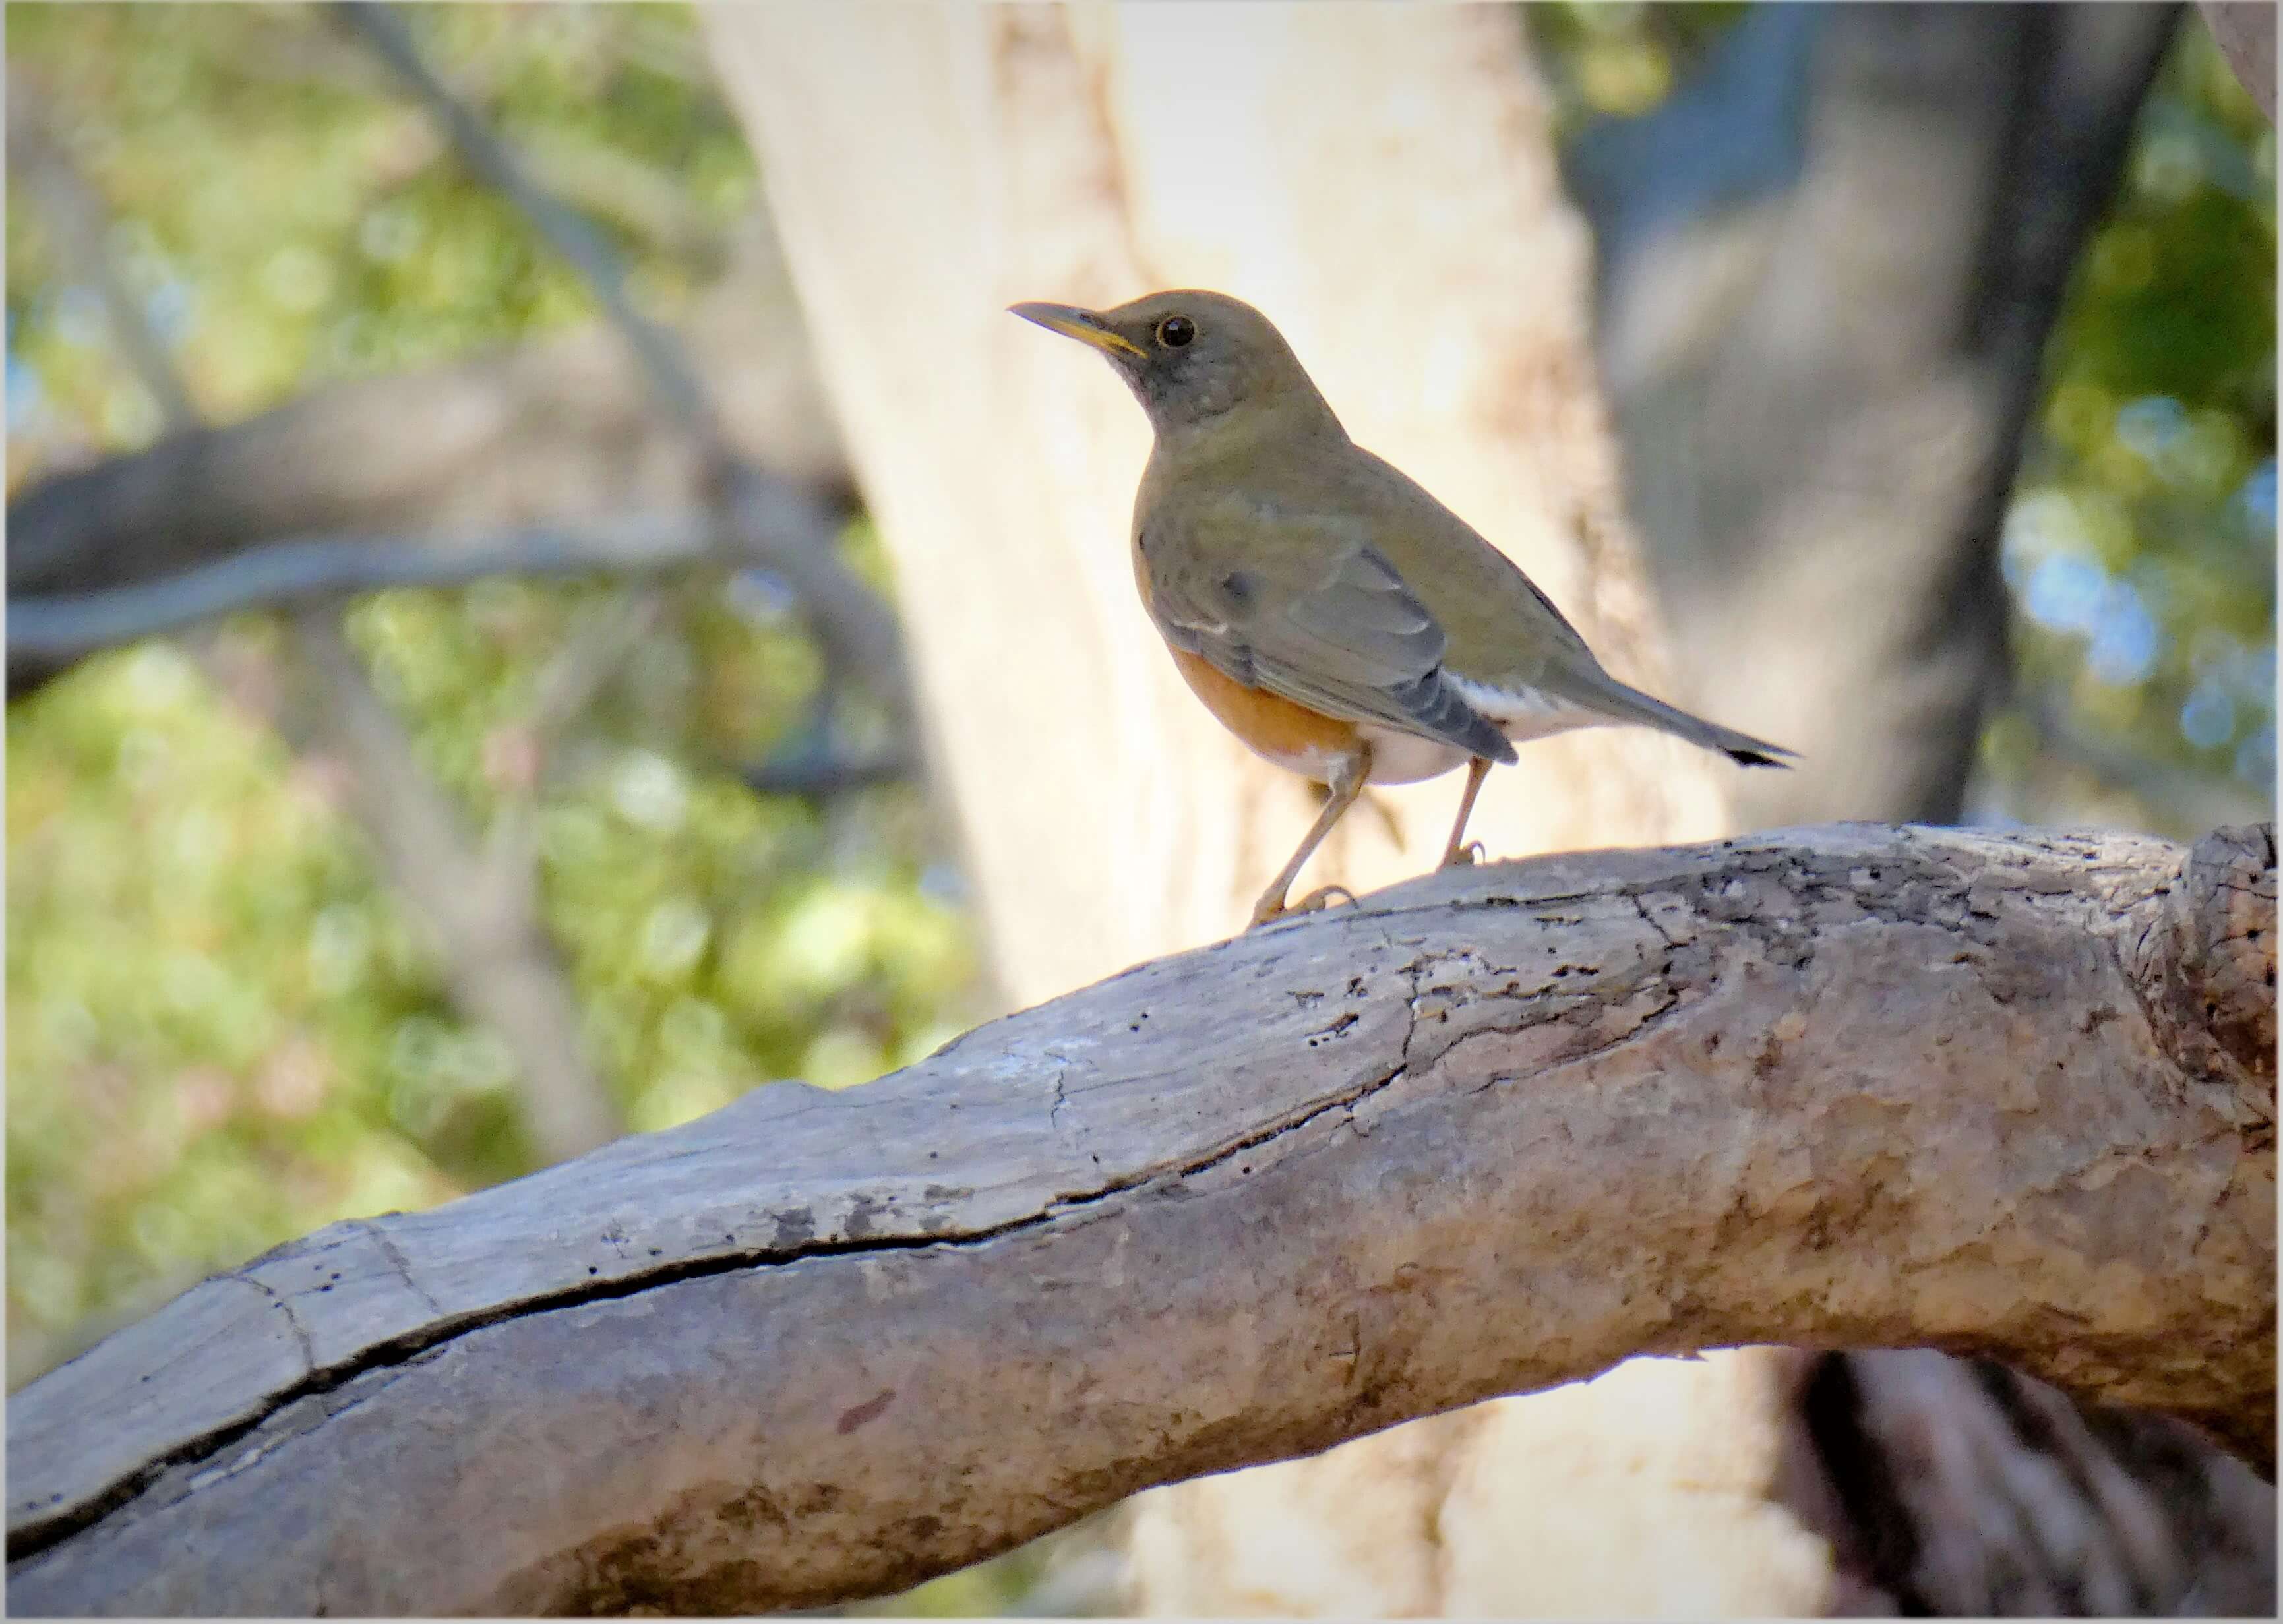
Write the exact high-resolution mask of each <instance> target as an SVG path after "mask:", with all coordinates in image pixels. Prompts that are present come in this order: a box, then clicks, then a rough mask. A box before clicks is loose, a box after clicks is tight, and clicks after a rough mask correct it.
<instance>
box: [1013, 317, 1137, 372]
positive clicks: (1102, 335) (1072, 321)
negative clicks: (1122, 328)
mask: <svg viewBox="0 0 2283 1624" xmlns="http://www.w3.org/2000/svg"><path fill="white" fill-rule="evenodd" d="M1007 313H1008V314H1009V315H1019V316H1021V317H1022V318H1023V319H1024V320H1025V321H1026V322H1037V323H1038V324H1039V325H1040V326H1041V327H1043V328H1045V329H1046V330H1048V332H1058V333H1060V334H1062V336H1063V337H1064V338H1075V339H1077V340H1078V341H1079V343H1080V344H1090V345H1092V346H1094V347H1095V349H1098V350H1100V351H1101V352H1102V353H1103V354H1105V355H1130V356H1132V357H1134V359H1135V360H1137V361H1146V360H1147V359H1148V358H1149V357H1148V353H1147V352H1146V351H1144V350H1143V349H1142V348H1141V346H1140V345H1138V344H1136V343H1134V341H1133V340H1132V339H1131V338H1124V337H1121V336H1120V335H1119V334H1118V333H1114V332H1112V331H1111V330H1110V329H1109V328H1108V327H1106V326H1104V325H1103V320H1102V318H1101V317H1100V316H1098V315H1095V313H1094V312H1093V311H1091V310H1081V309H1079V307H1077V306H1076V305H1046V304H1039V303H1035V302H1034V303H1032V304H1027V305H1009V306H1008V307H1007Z"/></svg>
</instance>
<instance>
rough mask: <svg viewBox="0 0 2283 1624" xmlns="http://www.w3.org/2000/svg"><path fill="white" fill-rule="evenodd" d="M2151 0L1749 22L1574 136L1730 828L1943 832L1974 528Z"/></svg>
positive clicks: (2117, 165) (1630, 493)
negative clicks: (1626, 107)
mask: <svg viewBox="0 0 2283 1624" xmlns="http://www.w3.org/2000/svg"><path fill="white" fill-rule="evenodd" d="M2178 17H2179V8H2178V7H2177V6H2173V5H2150V4H2134V5H2102V6H2053V5H1980V6H1927V5H1871V4H1865V5H1846V6H1833V7H1826V6H1771V7H1763V8H1759V9H1757V10H1756V11H1755V12H1752V13H1751V14H1750V15H1749V16H1748V17H1747V18H1746V19H1744V20H1743V21H1742V22H1741V24H1739V25H1738V27H1737V30H1736V32H1735V34H1734V35H1733V36H1731V38H1730V39H1729V40H1727V41H1726V42H1725V43H1724V45H1723V47H1722V48H1721V50H1720V51H1718V53H1717V55H1716V57H1715V58H1714V59H1713V60H1712V61H1711V62H1710V64H1708V66H1707V67H1706V69H1705V72H1704V74H1703V77H1702V78H1701V80H1699V81H1697V82H1692V83H1690V84H1687V85H1685V86H1684V87H1682V89H1680V90H1679V91H1678V92H1677V93H1676V94H1675V96H1674V97H1673V98H1672V100H1671V102H1670V103H1669V104H1667V105H1665V106H1664V107H1662V108H1660V109H1658V110H1657V111H1656V113H1651V114H1649V115H1648V116H1646V117H1644V118H1641V119H1638V120H1627V121H1624V122H1621V123H1620V122H1615V121H1612V122H1611V123H1609V124H1608V125H1605V126H1603V127H1601V128H1598V129H1595V130H1590V131H1588V132H1587V133H1586V135H1585V136H1583V137H1582V138H1581V141H1580V143H1579V147H1578V153H1577V161H1576V163H1575V164H1574V166H1573V170H1574V174H1575V177H1576V181H1577V184H1578V191H1579V194H1580V197H1581V198H1582V199H1583V200H1584V202H1585V205H1586V209H1587V212H1588V214H1589V216H1590V217H1591V218H1592V219H1593V221H1594V225H1595V232H1596V244H1597V246H1598V247H1599V248H1600V249H1601V255H1602V260H1601V283H1602V298H1601V354H1602V358H1603V361H1604V366H1605V372H1606V377H1607V382H1608V385H1609V392H1610V398H1611V400H1612V401H1613V402H1614V404H1615V406H1616V408H1617V422H1618V424H1619V426H1620V429H1621V430H1622V431H1623V435H1624V439H1625V450H1626V458H1625V469H1626V477H1627V478H1626V484H1627V497H1628V501H1629V505H1630V507H1631V509H1632V513H1633V516H1634V517H1635V519H1636V520H1637V521H1638V523H1639V524H1640V528H1641V531H1642V533H1643V534H1644V535H1645V536H1646V537H1647V538H1648V541H1649V543H1650V556H1651V558H1652V560H1653V562H1654V563H1655V564H1656V575H1657V578H1658V581H1659V584H1660V585H1661V586H1662V587H1663V588H1664V593H1663V597H1664V602H1665V604H1666V605H1667V606H1668V612H1669V614H1670V617H1671V621H1672V626H1673V648H1674V653H1675V658H1676V661H1677V663H1678V664H1679V665H1680V666H1681V668H1682V670H1683V672H1684V675H1685V679H1686V680H1687V684H1688V686H1689V687H1690V688H1692V689H1693V690H1694V691H1695V694H1696V695H1697V697H1698V699H1699V700H1700V702H1701V703H1703V704H1704V705H1705V706H1706V707H1708V708H1709V710H1710V712H1711V713H1712V714H1717V715H1734V716H1737V717H1740V718H1742V719H1747V720H1749V721H1750V722H1751V723H1752V725H1754V726H1755V727H1757V728H1758V729H1759V730H1760V731H1761V732H1763V733H1764V734H1766V735H1767V736H1769V737H1771V738H1776V739H1780V740H1782V741H1783V742H1786V743H1788V744H1790V745H1792V746H1793V747H1794V748H1796V749H1798V750H1801V751H1802V752H1803V759H1802V760H1801V762H1800V764H1799V766H1798V770H1797V771H1796V772H1793V773H1765V774H1760V775H1757V776H1755V777H1753V778H1750V779H1748V780H1746V781H1742V782H1741V783H1740V784H1739V785H1738V787H1737V789H1736V796H1737V805H1738V810H1739V812H1740V814H1741V820H1742V822H1743V824H1744V826H1745V827H1748V828H1749V827H1753V826H1757V825H1761V824H1767V823H1784V822H1796V821H1800V820H1805V819H1811V818H1831V817H1850V818H1890V819H1925V820H1930V821H1935V822H1951V821H1954V820H1956V819H1957V818H1958V817H1959V815H1960V812H1961V811H1962V810H1963V808H1964V806H1965V796H1966V789H1967V779H1968V776H1969V775H1970V773H1971V771H1972V768H1973V765H1974V759H1975V750H1976V747H1977V745H1978V742H1979V741H1980V738H1981V734H1982V727H1983V721H1984V719H1986V717H1987V716H1988V714H1989V712H1990V711H1991V709H1992V708H1993V707H1994V706H1995V705H1997V704H1998V703H2001V702H2002V701H2003V699H2004V697H2005V695H2006V689H2007V687H2008V684H2009V680H2010V674H2009V673H2010V661H2009V658H2008V651H2007V648H2006V635H2007V626H2006V615H2007V593H2006V587H2005V584H2004V582H2003V581H2002V580H2001V579H2000V578H1999V570H1998V564H1999V556H1998V542H1999V530H2000V528H2001V526H2002V524H2003V520H2004V517H2005V510H2006V501H2007V500H2008V498H2009V495H2010V493H2011V491H2012V487H2013V481H2014V469H2015V465H2016V463H2017V462H2018V460H2019V457H2020V453H2021V447H2022V436H2023V431H2024V429H2025V427H2026V425H2027V423H2028V421H2029V418H2030V410H2031V408H2032V407H2033V405H2034V403H2035V401H2036V400H2037V398H2038V381H2039V373H2040V362H2041V361H2042V359H2043V356H2044V353H2045V343H2046V339H2047V338H2048V337H2049V336H2050V334H2051V332H2052V330H2053V323H2054V321H2055V318H2056V317H2057V316H2058V315H2059V313H2060V309H2061V296H2062V293H2063V291H2064V288H2065V286H2066V284H2067V280H2068V277H2069V272H2070V270H2071V268H2073V267H2074V266H2075V264H2076V263H2077V257H2078V253H2079V251H2080V249H2081V248H2082V246H2083V245H2084V242H2085V241H2086V239H2087V237H2089V236H2090V234H2091V232H2092V229H2093V227H2094V226H2095V225H2096V224H2097V223H2098V221H2099V220H2100V215H2101V214H2102V212H2103V210H2105V209H2106V208H2107V206H2108V201H2109V198H2111V197H2112V196H2113V194H2114V192H2115V187H2116V184H2117V183H2118V180H2119V179H2120V177H2121V176H2122V175H2123V167H2124V159H2125V155H2126V152H2127V150H2128V147H2129V138H2130V136H2131V130H2132V128H2133V120H2134V116H2135V113H2136V112H2137V110H2138V108H2139V105H2140V102H2141V100H2142V98H2143V97H2144V95H2145V93H2146V91H2147V86H2148V84H2149V82H2151V80H2152V79H2153V78H2154V74H2155V72H2156V69H2157V66H2159V64H2160V63H2161V61H2162V57H2163V54H2164V51H2165V50H2166V48H2167V46H2168V44H2169V43H2170V40H2171V38H2172V36H2173V35H2174V32H2175V27H2176V24H2177V22H2178Z"/></svg>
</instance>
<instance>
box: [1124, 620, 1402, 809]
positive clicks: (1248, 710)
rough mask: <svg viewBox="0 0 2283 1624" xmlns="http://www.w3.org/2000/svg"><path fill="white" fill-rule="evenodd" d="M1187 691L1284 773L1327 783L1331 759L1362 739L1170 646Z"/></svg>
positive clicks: (1346, 725) (1344, 725)
mask: <svg viewBox="0 0 2283 1624" xmlns="http://www.w3.org/2000/svg"><path fill="white" fill-rule="evenodd" d="M1168 651H1169V652H1170V653H1171V654H1172V655H1173V664H1176V665H1178V666H1180V668H1181V676H1182V678H1183V680H1186V681H1187V682H1188V685H1189V691H1190V692H1191V693H1193V694H1195V695H1196V696H1197V697H1198V698H1199V699H1202V700H1204V702H1205V709H1206V710H1208V711H1212V713H1213V715H1215V716H1216V717H1218V718H1219V719H1220V725H1221V726H1222V727H1226V728H1227V729H1228V730H1229V731H1230V732H1231V733H1233V734H1235V735H1236V736H1237V737H1238V738H1240V739H1242V740H1243V741H1244V742H1245V743H1246V744H1247V745H1249V746H1251V750H1252V751H1253V753H1254V754H1255V755H1258V756H1261V757H1264V758H1266V759H1268V760H1270V761H1273V762H1274V763H1275V764H1276V765H1278V766H1280V767H1282V768H1284V769H1285V770H1286V771H1287V772H1291V773H1302V774H1304V775H1305V776H1306V777H1309V778H1313V779H1315V780H1317V781H1319V782H1323V781H1329V778H1330V776H1331V767H1332V763H1333V761H1334V760H1335V759H1336V758H1338V757H1341V756H1345V755H1349V754H1352V752H1353V751H1354V750H1355V749H1356V746H1357V743H1358V742H1359V740H1360V734H1358V732H1357V729H1356V726H1355V724H1354V723H1353V722H1343V721H1340V720H1338V719H1336V718H1333V717H1329V716H1323V715H1321V714H1319V713H1318V712H1316V711H1311V710H1309V709H1308V707H1307V706H1305V705H1296V704H1294V703H1292V702H1291V701H1290V700H1289V699H1286V698H1284V697H1282V695H1276V694H1272V693H1270V692H1268V691H1267V690H1266V688H1247V687H1245V686H1244V684H1243V683H1242V682H1239V681H1237V680H1235V678H1233V677H1230V676H1228V675H1227V674H1225V673H1224V672H1221V671H1220V670H1219V668H1217V667H1216V666H1215V665H1214V664H1212V662H1211V661H1209V660H1206V659H1204V658H1203V657H1200V656H1197V655H1194V654H1188V653H1185V652H1184V651H1183V650H1181V649H1173V648H1171V646H1170V645H1168Z"/></svg>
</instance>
